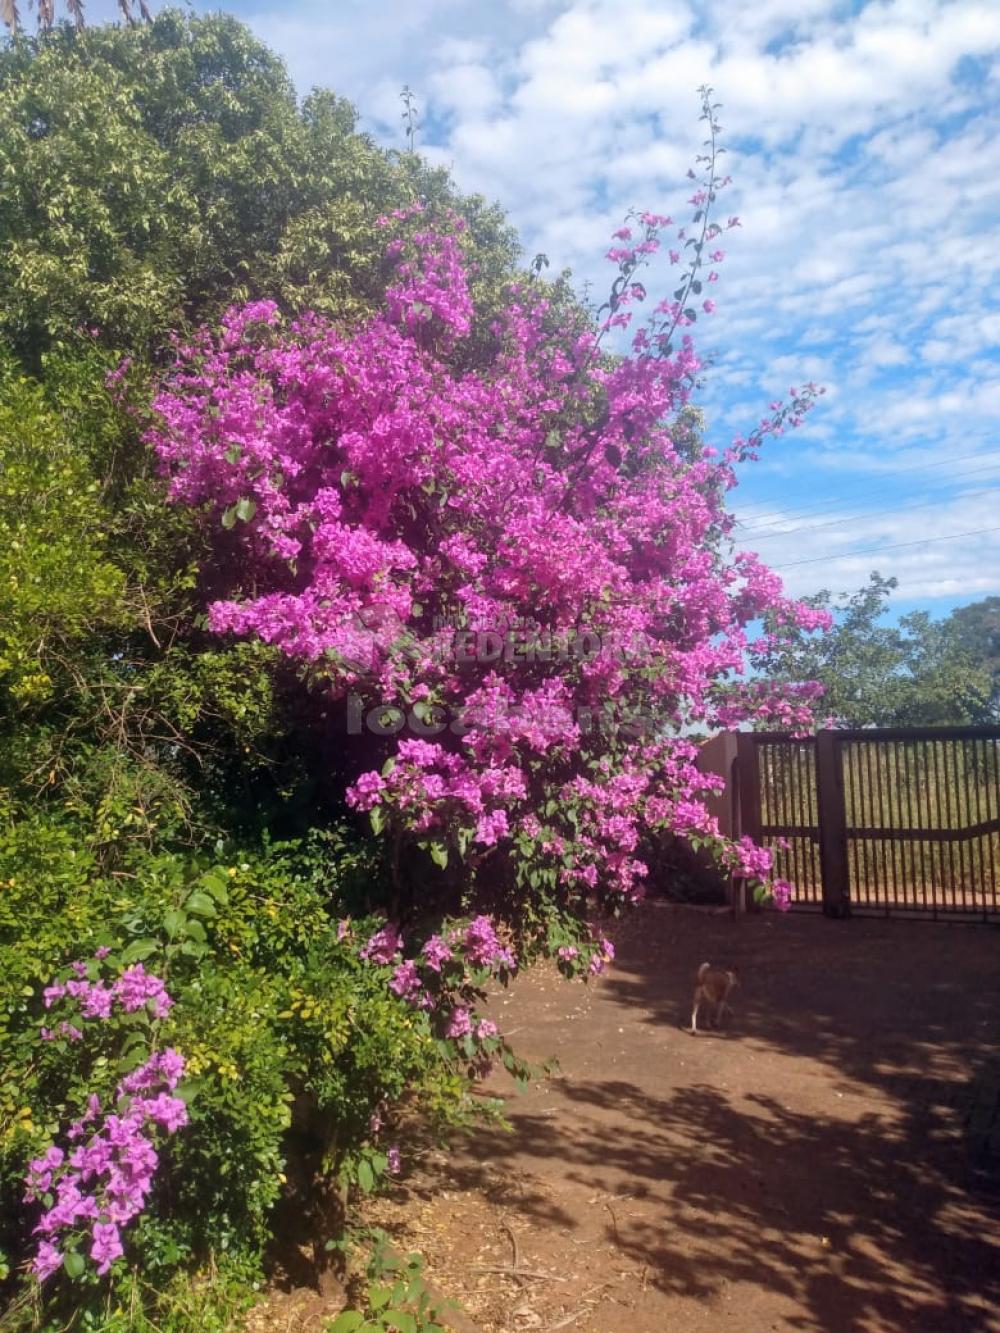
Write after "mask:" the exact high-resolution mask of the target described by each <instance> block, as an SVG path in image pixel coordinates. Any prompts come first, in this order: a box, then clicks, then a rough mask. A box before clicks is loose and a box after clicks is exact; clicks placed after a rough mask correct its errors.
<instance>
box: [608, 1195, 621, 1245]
mask: <svg viewBox="0 0 1000 1333" xmlns="http://www.w3.org/2000/svg"><path fill="white" fill-rule="evenodd" d="M604 1206H605V1208H606V1209H607V1210H608V1212H609V1213H610V1214H611V1226H612V1229H613V1230H614V1234H615V1244H616V1245H617V1246H618V1247H619V1248H621V1243H622V1242H621V1237H620V1236H619V1234H618V1218H617V1217H616V1216H615V1210H614V1209H613V1208H612V1207H611V1205H610V1203H605V1205H604Z"/></svg>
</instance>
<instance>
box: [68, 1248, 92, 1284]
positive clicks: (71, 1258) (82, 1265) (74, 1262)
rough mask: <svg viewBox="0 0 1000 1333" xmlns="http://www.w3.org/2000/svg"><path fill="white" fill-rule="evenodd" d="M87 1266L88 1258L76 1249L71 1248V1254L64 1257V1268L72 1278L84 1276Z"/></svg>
mask: <svg viewBox="0 0 1000 1333" xmlns="http://www.w3.org/2000/svg"><path fill="white" fill-rule="evenodd" d="M86 1267H87V1261H86V1259H84V1257H83V1255H82V1254H78V1253H77V1252H76V1250H70V1252H69V1254H67V1255H65V1256H64V1258H63V1268H65V1270H66V1272H67V1273H68V1274H69V1275H70V1277H72V1278H78V1277H83V1274H84V1271H85V1269H86Z"/></svg>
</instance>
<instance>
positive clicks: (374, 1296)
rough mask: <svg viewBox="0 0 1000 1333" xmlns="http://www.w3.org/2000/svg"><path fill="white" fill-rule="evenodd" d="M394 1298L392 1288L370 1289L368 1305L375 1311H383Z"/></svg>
mask: <svg viewBox="0 0 1000 1333" xmlns="http://www.w3.org/2000/svg"><path fill="white" fill-rule="evenodd" d="M391 1298H392V1288H391V1287H388V1286H380V1287H369V1288H368V1298H367V1299H368V1304H369V1305H370V1306H371V1307H372V1309H373V1310H381V1309H382V1307H383V1306H384V1305H388V1304H389V1301H390V1300H391Z"/></svg>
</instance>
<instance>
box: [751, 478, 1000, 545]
mask: <svg viewBox="0 0 1000 1333" xmlns="http://www.w3.org/2000/svg"><path fill="white" fill-rule="evenodd" d="M997 489H998V488H997V487H996V486H983V487H981V488H980V489H979V490H975V491H962V492H961V494H959V495H956V496H955V499H956V500H966V499H968V498H969V497H970V496H973V495H992V493H993V492H994V491H995V490H997ZM940 503H941V501H940V500H918V501H917V503H916V504H905V505H893V507H892V512H893V513H894V514H899V513H902V512H905V511H906V510H907V509H927V508H928V507H929V506H931V505H939V504H940ZM883 516H884V511H882V510H877V509H869V510H867V511H866V512H865V513H863V514H850V515H849V516H848V517H847V518H828V519H826V521H825V522H823V523H803V524H802V525H801V526H800V527H797V528H782V529H781V530H780V531H779V532H765V533H764V535H763V536H762V537H758V538H757V541H759V542H773V541H775V540H777V538H779V537H790V536H791V535H792V533H793V532H818V531H819V529H820V528H839V527H842V526H843V525H844V524H845V523H857V522H860V521H861V520H863V519H866V518H881V517H883ZM758 531H760V529H758V528H753V529H751V530H750V531H749V532H746V531H744V532H742V533H740V534H739V535H740V539H741V540H742V539H743V538H744V537H748V536H753V534H754V532H758Z"/></svg>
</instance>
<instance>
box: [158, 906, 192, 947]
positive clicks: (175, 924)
mask: <svg viewBox="0 0 1000 1333" xmlns="http://www.w3.org/2000/svg"><path fill="white" fill-rule="evenodd" d="M186 920H187V917H186V916H185V915H184V913H183V912H181V911H179V910H178V909H177V908H176V907H175V908H172V909H171V910H170V911H169V912H168V913H167V914H166V916H165V917H164V918H163V929H164V930H165V931H166V932H167V936H168V937H169V938H170V939H176V938H177V936H178V935H179V934H180V933H181V931H182V930H183V929H184V922H185V921H186Z"/></svg>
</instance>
